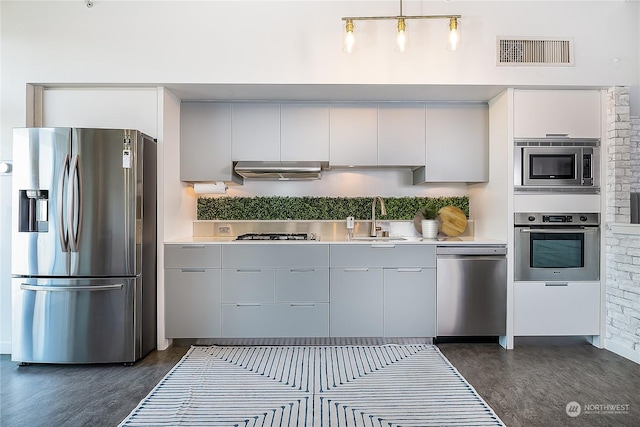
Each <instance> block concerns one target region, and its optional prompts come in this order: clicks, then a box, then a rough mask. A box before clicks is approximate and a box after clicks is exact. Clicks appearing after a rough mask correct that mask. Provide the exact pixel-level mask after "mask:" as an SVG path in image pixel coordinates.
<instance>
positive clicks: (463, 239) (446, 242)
mask: <svg viewBox="0 0 640 427" xmlns="http://www.w3.org/2000/svg"><path fill="white" fill-rule="evenodd" d="M393 239H394V238H392V240H382V239H381V240H347V239H346V236H345V238H344V239H323V238H322V237H321V238H320V240H286V241H285V240H280V241H274V240H242V241H238V240H234V237H193V236H192V237H183V238H180V239H174V240H168V241H165V242H164V243H166V244H176V245H179V244H201V245H206V244H228V243H232V244H239V245H245V244H248V243H251V244H257V245H264V244H282V243H287V244H295V245H314V244H332V245H334V244H348V245H380V244H393V245H396V244H398V245H403V244H427V245H438V246H453V245H506V242H505V241H503V240H496V239H488V238H484V237H477V236H460V237H446V236H442V237H439V238H438V239H435V240H432V239H423V238H421V237H402V239H404V240H393ZM397 239H400V238H397Z"/></svg>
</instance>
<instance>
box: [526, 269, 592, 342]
mask: <svg viewBox="0 0 640 427" xmlns="http://www.w3.org/2000/svg"><path fill="white" fill-rule="evenodd" d="M513 292H514V294H513V296H514V301H513V316H514V318H513V333H514V335H599V334H600V283H598V282H586V283H585V282H569V283H568V284H567V283H564V284H558V283H553V282H551V283H544V282H519V283H515V284H514V286H513Z"/></svg>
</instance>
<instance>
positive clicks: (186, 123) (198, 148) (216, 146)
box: [180, 102, 233, 181]
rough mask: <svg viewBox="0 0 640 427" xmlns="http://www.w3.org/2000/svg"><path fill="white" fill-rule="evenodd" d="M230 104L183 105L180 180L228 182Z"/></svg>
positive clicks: (229, 176)
mask: <svg viewBox="0 0 640 427" xmlns="http://www.w3.org/2000/svg"><path fill="white" fill-rule="evenodd" d="M232 168H233V165H232V163H231V104H224V103H207V102H183V103H182V104H180V180H181V181H229V180H232V179H233V169H232Z"/></svg>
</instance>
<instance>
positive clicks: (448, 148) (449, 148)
mask: <svg viewBox="0 0 640 427" xmlns="http://www.w3.org/2000/svg"><path fill="white" fill-rule="evenodd" d="M488 180H489V107H488V106H487V105H486V104H468V105H467V104H451V105H444V104H443V105H433V106H431V105H430V106H428V107H427V148H426V168H425V181H436V182H484V181H488Z"/></svg>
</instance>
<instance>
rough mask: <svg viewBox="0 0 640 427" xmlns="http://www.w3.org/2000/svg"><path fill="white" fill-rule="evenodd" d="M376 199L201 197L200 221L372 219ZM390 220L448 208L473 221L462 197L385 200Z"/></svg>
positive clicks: (393, 198) (386, 198)
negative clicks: (424, 209) (459, 210)
mask: <svg viewBox="0 0 640 427" xmlns="http://www.w3.org/2000/svg"><path fill="white" fill-rule="evenodd" d="M372 199H373V198H372V197H307V196H303V197H282V196H269V197H216V198H210V197H200V198H198V215H197V216H198V219H199V220H225V221H232V220H343V219H345V218H346V217H348V216H353V217H355V218H356V220H363V219H371V202H372ZM384 202H385V206H386V208H387V215H385V216H379V215H380V206H379V203H378V204H377V208H376V209H377V213H376V217H379V218H380V219H387V220H412V219H413V218H414V216H415V214H416V212H418V210H420V209H422V208H425V207H432V208H434V209H436V211H437V210H438V209H440V208H442V207H444V206H449V205H452V206H456V207H458V208H460V209H461V210H462V211H463V212H464V213H465V215H466V216H467V218H468V217H469V198H468V197H467V196H460V197H385V198H384Z"/></svg>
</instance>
